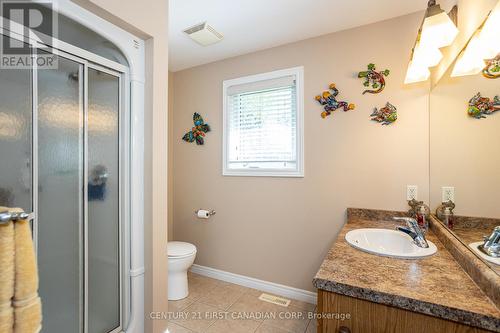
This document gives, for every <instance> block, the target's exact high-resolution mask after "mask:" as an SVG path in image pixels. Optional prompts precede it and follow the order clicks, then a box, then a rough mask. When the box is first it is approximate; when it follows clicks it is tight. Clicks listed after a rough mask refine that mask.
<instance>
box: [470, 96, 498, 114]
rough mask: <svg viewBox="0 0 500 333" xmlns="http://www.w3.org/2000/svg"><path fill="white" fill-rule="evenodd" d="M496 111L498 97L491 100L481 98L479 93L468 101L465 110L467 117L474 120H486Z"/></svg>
mask: <svg viewBox="0 0 500 333" xmlns="http://www.w3.org/2000/svg"><path fill="white" fill-rule="evenodd" d="M496 111H500V96H499V95H497V96H495V97H494V98H493V100H491V98H489V97H482V96H481V93H479V92H478V93H477V94H476V95H475V96H474V97H472V98H471V99H470V101H469V108H468V109H467V113H468V114H469V116H471V117H474V118H476V119H481V118H486V116H487V115H490V114H492V113H493V112H496Z"/></svg>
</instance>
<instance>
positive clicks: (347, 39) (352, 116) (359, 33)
mask: <svg viewBox="0 0 500 333" xmlns="http://www.w3.org/2000/svg"><path fill="white" fill-rule="evenodd" d="M422 15H423V13H417V14H413V15H409V16H404V17H400V18H396V19H392V20H389V21H384V22H380V23H376V24H372V25H368V26H364V27H360V28H356V29H351V30H347V31H343V32H338V33H334V34H330V35H326V36H322V37H318V38H313V39H309V40H305V41H301V42H298V43H294V44H289V45H285V46H281V47H277V48H273V49H269V50H264V51H260V52H257V53H253V54H249V55H244V56H240V57H236V58H232V59H227V60H224V61H221V62H216V63H212V64H208V65H203V66H200V67H195V68H192V69H188V70H184V71H180V72H176V73H175V74H174V79H173V80H174V81H173V82H174V87H173V89H174V91H173V95H172V96H173V105H174V108H173V112H174V114H173V139H172V141H173V142H172V145H173V168H174V169H173V206H174V216H173V232H174V239H176V240H183V241H188V242H192V243H194V244H195V245H196V246H197V247H198V254H197V259H196V263H198V264H200V265H206V266H210V267H213V268H217V269H221V270H225V271H229V272H232V273H237V274H243V275H247V276H251V277H255V278H259V279H263V280H267V281H272V282H276V283H281V284H285V285H289V286H293V287H298V288H302V289H309V290H312V289H313V288H312V284H311V280H312V278H313V276H314V274H315V273H316V271H317V269H318V267H319V265H320V263H321V261H322V259H323V257H324V255H325V254H326V252H327V250H328V249H329V247H330V245H331V242H332V241H333V240H334V239H335V237H336V235H337V233H338V231H339V230H340V228H341V227H342V225H343V224H344V221H345V211H346V208H347V207H365V208H379V209H395V210H404V209H406V208H407V206H406V201H405V199H406V185H407V184H416V185H418V186H419V193H420V199H422V200H425V201H426V202H428V193H429V192H428V184H429V175H428V167H429V148H428V145H429V141H428V136H429V133H428V121H429V118H428V88H429V84H428V83H424V84H417V85H411V86H403V81H404V76H405V73H406V68H407V63H408V57H409V52H410V50H411V47H412V45H413V42H414V40H415V37H416V34H417V30H418V27H419V24H420V22H421V19H422ZM370 62H374V63H375V64H377V66H378V68H379V69H380V70H383V69H385V68H389V69H390V70H391V74H390V76H389V77H388V85H387V88H386V89H385V91H384V92H383V93H382V94H379V95H364V96H363V95H361V92H362V91H363V89H364V87H363V85H362V80H360V79H357V78H356V77H355V76H356V73H357V71H360V70H364V69H365V68H366V66H367V64H368V63H370ZM293 66H304V69H305V111H304V112H305V177H304V178H294V179H288V178H255V177H222V176H221V173H222V170H221V164H222V163H221V159H222V128H221V122H222V81H223V80H225V79H231V78H236V77H240V76H244V75H249V74H256V73H261V72H266V71H272V70H276V69H280V68H288V67H293ZM331 82H335V83H336V84H337V86H338V88H339V89H340V95H339V96H340V98H341V99H345V100H347V101H349V102H353V103H356V110H355V111H352V112H348V113H344V112H343V111H337V112H335V113H334V114H333V116H330V117H329V118H328V119H325V120H323V119H321V117H320V113H321V106H320V105H319V104H318V103H317V102H316V101H314V96H315V95H316V94H318V93H320V92H321V91H323V90H324V89H325V88H327V86H328V84H329V83H331ZM387 101H390V102H391V103H393V104H394V105H396V106H397V107H398V111H399V120H398V121H397V123H396V124H394V125H392V126H381V125H379V124H377V123H375V122H372V121H370V118H369V115H370V113H371V112H372V110H373V108H374V107H375V106H376V107H381V106H384V105H385V103H386V102H387ZM193 112H199V113H201V114H202V115H203V117H204V118H205V120H206V121H207V122H208V123H209V124H210V125H211V127H212V132H210V133H208V134H207V137H206V144H205V145H204V146H196V145H195V144H188V143H186V142H183V141H182V140H181V137H182V135H183V134H184V133H185V131H186V130H188V129H190V128H191V126H192V115H193ZM197 208H206V209H212V208H213V209H215V210H216V211H217V215H215V216H214V217H213V218H211V219H210V220H208V221H206V220H203V221H201V220H197V219H196V218H195V217H194V214H193V212H194V210H195V209H197ZM360 273H361V274H363V273H362V272H360Z"/></svg>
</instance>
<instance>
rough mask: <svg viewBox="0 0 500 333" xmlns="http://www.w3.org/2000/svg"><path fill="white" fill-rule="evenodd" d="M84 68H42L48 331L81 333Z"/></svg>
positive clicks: (41, 223)
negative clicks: (82, 93) (82, 77)
mask: <svg viewBox="0 0 500 333" xmlns="http://www.w3.org/2000/svg"><path fill="white" fill-rule="evenodd" d="M81 71H82V66H81V65H79V64H78V63H76V62H73V61H71V60H68V59H64V58H62V57H59V68H58V69H57V70H54V69H50V70H49V69H46V70H39V71H38V169H39V171H38V182H39V186H38V198H39V199H38V220H37V222H36V223H38V263H39V271H40V296H41V298H42V302H43V329H42V332H44V333H62V332H64V333H77V332H80V324H81V323H80V320H81V319H82V317H81V308H80V306H81V302H82V300H83V298H82V284H81V279H82V276H83V270H82V252H81V251H82V246H81V242H82V241H81V239H82V220H83V218H82V216H83V213H82V212H83V208H82V207H83V194H82V189H83V181H82V180H83V108H82V105H81V104H82V103H81V97H82V96H81V88H82V86H81V82H80V80H81V76H82V75H80V73H81Z"/></svg>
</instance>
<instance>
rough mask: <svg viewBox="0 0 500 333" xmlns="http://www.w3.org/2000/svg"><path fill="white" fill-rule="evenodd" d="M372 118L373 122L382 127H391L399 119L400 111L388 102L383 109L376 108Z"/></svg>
mask: <svg viewBox="0 0 500 333" xmlns="http://www.w3.org/2000/svg"><path fill="white" fill-rule="evenodd" d="M370 117H372V120H373V121H376V122H379V123H381V124H382V125H389V124H392V123H393V122H395V121H396V120H397V119H398V110H397V109H396V107H395V106H394V105H392V104H391V103H389V102H387V104H386V105H385V106H384V107H383V108H381V109H377V108H375V110H374V111H373V113H372V114H371V115H370Z"/></svg>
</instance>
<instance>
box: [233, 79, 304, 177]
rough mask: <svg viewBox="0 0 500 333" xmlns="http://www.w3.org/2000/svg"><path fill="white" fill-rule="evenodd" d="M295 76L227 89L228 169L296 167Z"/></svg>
mask: <svg viewBox="0 0 500 333" xmlns="http://www.w3.org/2000/svg"><path fill="white" fill-rule="evenodd" d="M296 93H297V91H296V81H295V76H285V77H280V78H276V79H271V80H263V81H258V82H251V83H246V84H241V85H235V86H231V87H229V88H228V92H227V95H228V106H227V111H228V114H227V116H228V131H229V135H228V140H229V141H228V156H227V167H228V168H230V169H242V168H263V169H295V168H296V167H297V105H296V104H297V98H296Z"/></svg>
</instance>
